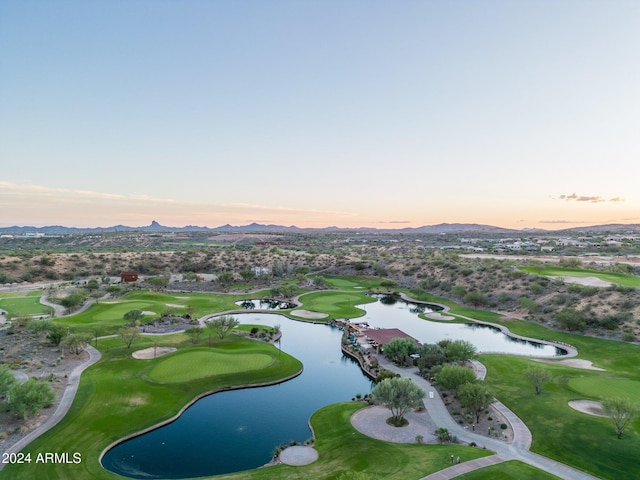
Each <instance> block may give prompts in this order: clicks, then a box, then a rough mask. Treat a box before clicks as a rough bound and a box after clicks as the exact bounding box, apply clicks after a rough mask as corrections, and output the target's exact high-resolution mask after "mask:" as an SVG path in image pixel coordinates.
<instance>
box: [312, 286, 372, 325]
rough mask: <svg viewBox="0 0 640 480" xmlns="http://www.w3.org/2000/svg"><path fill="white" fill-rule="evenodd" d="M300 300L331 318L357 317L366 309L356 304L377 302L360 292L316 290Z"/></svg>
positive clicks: (313, 310)
mask: <svg viewBox="0 0 640 480" xmlns="http://www.w3.org/2000/svg"><path fill="white" fill-rule="evenodd" d="M300 301H301V302H302V308H304V309H306V310H310V311H312V312H322V313H326V314H328V315H329V316H330V318H356V317H361V316H363V315H364V314H365V311H364V310H362V309H360V308H357V307H355V305H360V304H363V303H371V302H375V301H376V299H375V298H372V297H369V296H368V295H365V294H364V293H358V292H353V293H351V292H314V293H307V294H305V295H302V296H300ZM328 319H329V318H326V319H323V320H328Z"/></svg>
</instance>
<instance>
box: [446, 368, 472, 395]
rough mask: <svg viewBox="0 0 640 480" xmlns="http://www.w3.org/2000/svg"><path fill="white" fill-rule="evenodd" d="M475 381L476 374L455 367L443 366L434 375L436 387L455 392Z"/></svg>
mask: <svg viewBox="0 0 640 480" xmlns="http://www.w3.org/2000/svg"><path fill="white" fill-rule="evenodd" d="M475 380H476V374H475V372H474V371H473V370H471V369H470V368H464V367H459V366H457V365H445V366H444V367H442V370H441V371H440V373H439V374H438V375H436V382H437V383H438V386H440V387H441V388H443V389H444V390H457V389H458V388H459V387H460V386H461V385H464V384H465V383H472V382H475Z"/></svg>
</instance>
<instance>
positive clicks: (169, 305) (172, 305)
mask: <svg viewBox="0 0 640 480" xmlns="http://www.w3.org/2000/svg"><path fill="white" fill-rule="evenodd" d="M166 305H167V307H173V308H187V307H185V306H184V305H178V304H177V303H167V304H166Z"/></svg>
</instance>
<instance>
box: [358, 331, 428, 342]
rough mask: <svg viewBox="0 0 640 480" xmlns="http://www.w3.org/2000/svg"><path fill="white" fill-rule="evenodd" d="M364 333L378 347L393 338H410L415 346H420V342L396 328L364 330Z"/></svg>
mask: <svg viewBox="0 0 640 480" xmlns="http://www.w3.org/2000/svg"><path fill="white" fill-rule="evenodd" d="M362 333H364V334H365V335H366V336H367V337H369V338H370V339H371V340H373V341H374V342H376V343H377V344H378V345H385V344H387V343H389V342H390V341H391V340H393V339H394V338H410V339H411V340H413V341H414V342H416V345H418V346H420V342H418V341H417V340H416V339H415V338H413V337H411V336H409V335H407V334H406V333H404V332H403V331H402V330H399V329H397V328H383V329H380V330H364V331H363V332H362Z"/></svg>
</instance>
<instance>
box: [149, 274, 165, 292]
mask: <svg viewBox="0 0 640 480" xmlns="http://www.w3.org/2000/svg"><path fill="white" fill-rule="evenodd" d="M147 283H148V284H149V285H151V286H152V287H153V289H154V290H160V289H161V288H167V286H168V285H169V277H167V276H164V275H158V276H157V277H151V278H149V279H147Z"/></svg>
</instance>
